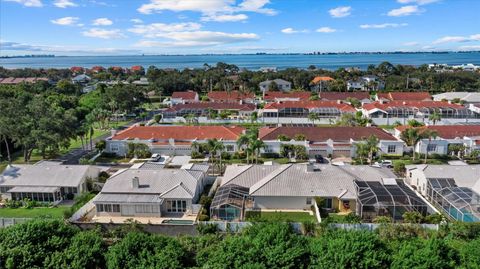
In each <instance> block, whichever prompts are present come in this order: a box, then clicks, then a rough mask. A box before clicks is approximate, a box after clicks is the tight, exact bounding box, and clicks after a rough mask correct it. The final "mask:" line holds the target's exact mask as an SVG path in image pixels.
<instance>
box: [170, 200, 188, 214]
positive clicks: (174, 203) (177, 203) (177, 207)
mask: <svg viewBox="0 0 480 269" xmlns="http://www.w3.org/2000/svg"><path fill="white" fill-rule="evenodd" d="M185 211H187V201H185V200H171V201H167V212H185Z"/></svg>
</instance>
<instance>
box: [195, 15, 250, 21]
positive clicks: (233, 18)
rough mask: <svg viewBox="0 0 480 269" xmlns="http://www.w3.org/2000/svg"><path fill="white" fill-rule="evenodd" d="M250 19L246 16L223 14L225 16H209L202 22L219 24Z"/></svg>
mask: <svg viewBox="0 0 480 269" xmlns="http://www.w3.org/2000/svg"><path fill="white" fill-rule="evenodd" d="M246 19H248V16H247V15H245V14H223V15H217V14H213V15H208V16H204V17H202V19H201V20H202V21H217V22H227V21H244V20H246Z"/></svg>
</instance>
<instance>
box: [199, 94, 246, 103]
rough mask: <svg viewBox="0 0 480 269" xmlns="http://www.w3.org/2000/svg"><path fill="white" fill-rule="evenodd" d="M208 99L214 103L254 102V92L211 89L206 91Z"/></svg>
mask: <svg viewBox="0 0 480 269" xmlns="http://www.w3.org/2000/svg"><path fill="white" fill-rule="evenodd" d="M207 96H208V100H209V101H210V102H215V103H239V104H244V103H246V104H253V103H255V94H254V93H253V92H249V93H243V92H240V91H212V92H209V93H207Z"/></svg>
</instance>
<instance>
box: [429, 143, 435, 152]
mask: <svg viewBox="0 0 480 269" xmlns="http://www.w3.org/2000/svg"><path fill="white" fill-rule="evenodd" d="M432 151H437V144H428V145H427V152H432Z"/></svg>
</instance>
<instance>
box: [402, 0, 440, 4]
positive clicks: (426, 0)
mask: <svg viewBox="0 0 480 269" xmlns="http://www.w3.org/2000/svg"><path fill="white" fill-rule="evenodd" d="M439 1H440V0H397V2H398V3H400V4H415V5H428V4H432V3H435V2H439Z"/></svg>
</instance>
